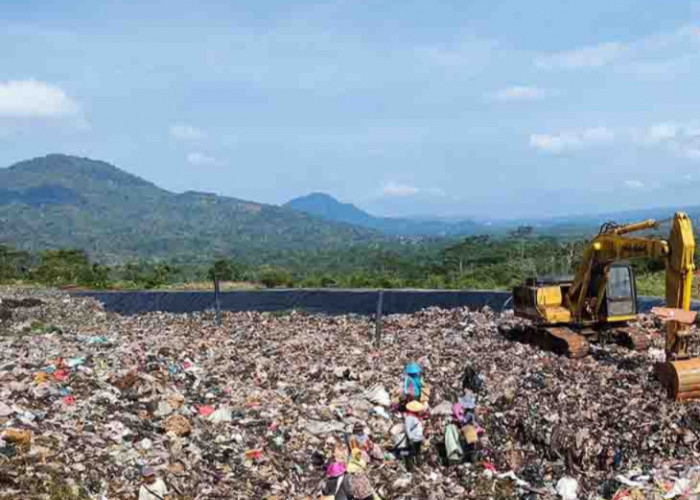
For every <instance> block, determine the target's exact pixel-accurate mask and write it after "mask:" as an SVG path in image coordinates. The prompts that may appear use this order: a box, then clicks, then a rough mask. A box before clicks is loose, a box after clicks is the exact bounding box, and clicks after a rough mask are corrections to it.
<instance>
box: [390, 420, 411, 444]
mask: <svg viewBox="0 0 700 500" xmlns="http://www.w3.org/2000/svg"><path fill="white" fill-rule="evenodd" d="M389 433H390V434H391V446H392V448H394V449H401V448H407V447H408V436H407V435H406V427H405V426H404V425H403V424H396V425H394V426H393V427H392V428H391V430H390V431H389Z"/></svg>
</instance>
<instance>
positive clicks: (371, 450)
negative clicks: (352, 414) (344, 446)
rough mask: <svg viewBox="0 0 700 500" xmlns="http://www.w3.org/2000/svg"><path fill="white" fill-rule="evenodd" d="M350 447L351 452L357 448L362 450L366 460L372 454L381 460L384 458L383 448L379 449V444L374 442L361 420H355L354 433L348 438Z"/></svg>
mask: <svg viewBox="0 0 700 500" xmlns="http://www.w3.org/2000/svg"><path fill="white" fill-rule="evenodd" d="M348 448H350V450H349V451H350V453H352V452H353V451H354V450H356V449H358V450H360V451H361V452H362V454H363V455H364V457H365V460H369V457H370V456H371V457H372V458H377V459H379V460H381V459H382V458H383V453H382V451H381V449H378V446H377V445H376V444H375V443H374V442H372V439H371V438H370V437H369V435H368V434H367V433H366V432H365V427H364V426H363V425H362V423H361V422H355V424H354V425H353V427H352V435H351V436H350V438H349V439H348Z"/></svg>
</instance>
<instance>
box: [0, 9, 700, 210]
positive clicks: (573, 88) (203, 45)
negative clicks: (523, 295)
mask: <svg viewBox="0 0 700 500" xmlns="http://www.w3.org/2000/svg"><path fill="white" fill-rule="evenodd" d="M0 61H1V64H0V165H4V166H7V165H10V164H11V163H13V162H15V161H18V160H21V159H26V158H30V157H34V156H40V155H44V154H47V153H51V152H62V153H69V154H78V155H83V156H89V157H92V158H96V159H103V160H107V161H110V162H112V163H114V164H116V165H117V166H119V167H121V168H123V169H125V170H127V171H129V172H132V173H135V174H137V175H140V176H142V177H144V178H146V179H148V180H150V181H153V182H155V183H157V184H159V185H161V186H163V187H165V188H167V189H171V190H174V191H185V190H190V189H191V190H201V191H212V192H216V193H219V194H223V195H229V196H235V197H239V198H243V199H249V200H255V201H260V202H266V203H284V202H285V201H287V200H288V199H290V198H293V197H295V196H299V195H303V194H306V193H308V192H310V191H325V192H328V193H330V194H332V195H334V196H336V197H338V198H339V199H341V200H343V201H350V202H353V203H356V204H357V205H359V206H361V207H363V208H365V209H368V210H370V211H372V212H374V213H378V214H385V215H425V214H431V215H440V216H475V217H482V218H483V217H497V218H510V217H522V216H549V215H562V214H573V213H583V212H603V211H609V210H618V209H626V208H635V207H649V206H652V205H653V206H665V205H668V206H671V205H674V204H679V205H693V204H697V205H700V196H698V195H700V92H699V91H698V89H700V2H697V1H695V2H684V1H673V2H659V1H658V0H637V1H631V0H616V1H615V2H610V1H599V0H589V1H586V2H580V1H563V0H558V1H555V0H552V1H538V0H530V1H528V2H524V1H522V0H517V1H516V0H506V1H501V2H495V1H481V0H477V1H470V2H465V1H464V0H445V1H442V2H429V1H412V0H404V1H402V2H395V1H386V0H384V1H375V0H366V1H358V0H342V1H327V2H288V1H281V0H257V1H255V2H252V1H248V2H242V1H206V0H203V1H198V2H194V1H184V0H169V1H153V2H148V1H125V0H121V1H96V0H90V1H85V0H77V1H75V0H73V1H70V2H69V1H59V0H53V1H46V0H43V1H34V0H24V1H21V2H15V1H11V0H0Z"/></svg>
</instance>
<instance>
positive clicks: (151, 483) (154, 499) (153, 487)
mask: <svg viewBox="0 0 700 500" xmlns="http://www.w3.org/2000/svg"><path fill="white" fill-rule="evenodd" d="M141 477H142V478H143V483H142V484H141V488H139V500H168V499H169V498H170V497H169V496H168V488H167V487H166V486H165V483H164V482H163V480H162V479H161V478H156V473H155V471H154V470H153V468H152V467H144V468H143V470H141Z"/></svg>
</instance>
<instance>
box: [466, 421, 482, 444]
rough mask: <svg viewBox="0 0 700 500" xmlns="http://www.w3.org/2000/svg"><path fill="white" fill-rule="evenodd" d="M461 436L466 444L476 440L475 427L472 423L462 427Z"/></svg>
mask: <svg viewBox="0 0 700 500" xmlns="http://www.w3.org/2000/svg"><path fill="white" fill-rule="evenodd" d="M462 436H464V440H465V441H466V442H467V443H468V444H474V443H476V442H477V441H478V438H477V434H476V427H475V426H473V425H465V426H464V427H462Z"/></svg>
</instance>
